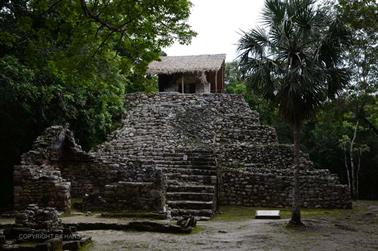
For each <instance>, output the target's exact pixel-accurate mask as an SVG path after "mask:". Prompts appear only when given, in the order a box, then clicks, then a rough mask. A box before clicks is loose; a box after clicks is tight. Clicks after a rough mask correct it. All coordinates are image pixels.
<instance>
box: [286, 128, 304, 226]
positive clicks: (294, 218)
mask: <svg viewBox="0 0 378 251" xmlns="http://www.w3.org/2000/svg"><path fill="white" fill-rule="evenodd" d="M293 139H294V177H293V183H294V184H293V202H292V214H291V220H290V222H289V224H291V225H296V226H301V225H303V223H302V220H301V209H300V206H301V197H300V187H299V169H300V165H299V163H300V156H299V152H300V143H299V141H300V126H299V125H293Z"/></svg>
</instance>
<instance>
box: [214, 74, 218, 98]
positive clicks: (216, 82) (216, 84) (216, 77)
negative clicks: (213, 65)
mask: <svg viewBox="0 0 378 251" xmlns="http://www.w3.org/2000/svg"><path fill="white" fill-rule="evenodd" d="M217 92H218V71H215V90H214V93H217Z"/></svg>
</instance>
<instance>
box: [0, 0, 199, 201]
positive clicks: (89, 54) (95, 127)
mask: <svg viewBox="0 0 378 251" xmlns="http://www.w3.org/2000/svg"><path fill="white" fill-rule="evenodd" d="M190 6H191V5H190V2H189V1H187V0H178V1H164V0H153V1H152V0H142V1H131V0H113V1H98V0H88V1H85V0H69V1H62V0H11V1H0V97H1V99H0V115H1V118H0V129H1V130H0V152H1V153H5V155H1V156H0V165H1V166H4V167H6V168H8V169H7V171H6V172H8V173H10V175H11V171H9V170H11V166H12V165H14V164H15V163H16V162H17V160H18V158H19V156H20V154H21V153H22V152H24V151H26V150H27V149H29V147H30V144H31V142H32V140H33V139H34V138H35V137H36V136H37V135H39V134H40V133H41V131H42V130H43V129H44V128H45V127H47V126H49V125H52V124H65V123H70V126H71V129H73V131H74V132H75V136H76V137H77V138H78V141H79V143H80V144H81V145H83V147H84V148H85V149H89V148H90V147H92V146H93V145H95V144H97V143H99V142H101V141H102V140H103V139H104V137H105V135H106V134H107V133H109V131H111V130H112V129H113V128H114V126H115V124H116V123H115V122H116V121H117V120H119V119H120V117H121V116H122V114H123V112H124V111H123V109H124V108H123V107H124V105H123V102H124V98H123V97H124V94H125V92H131V91H147V92H154V91H156V80H155V79H153V78H148V77H147V76H146V74H145V72H146V69H147V65H148V63H149V62H151V61H152V60H155V59H157V58H158V57H159V56H160V54H161V48H163V47H166V46H168V45H170V44H172V43H173V42H174V41H178V42H180V43H183V44H186V43H189V42H190V39H191V37H192V36H194V35H195V33H194V32H193V31H192V30H191V29H190V27H189V25H188V24H187V18H188V17H189V14H190ZM4 172H5V171H4ZM8 179H10V180H11V178H9V177H7V180H8ZM1 183H2V184H3V181H1ZM2 190H4V189H2ZM8 193H9V191H8ZM1 198H2V199H3V198H4V196H3V195H1ZM1 204H3V203H1Z"/></svg>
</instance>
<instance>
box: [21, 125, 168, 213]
mask: <svg viewBox="0 0 378 251" xmlns="http://www.w3.org/2000/svg"><path fill="white" fill-rule="evenodd" d="M162 179H163V177H162V175H161V172H160V171H158V170H155V168H154V164H153V163H151V162H143V161H130V160H124V161H123V162H121V161H118V162H107V161H105V160H103V159H101V157H97V156H94V155H91V154H88V153H86V152H84V151H83V150H82V149H81V147H80V146H79V145H77V144H76V143H75V140H74V137H73V134H72V132H71V131H70V130H68V128H65V127H62V126H52V127H49V128H47V129H46V131H45V132H44V133H43V134H42V135H41V136H40V137H38V138H37V140H36V141H35V143H34V145H33V147H32V150H30V151H29V152H27V153H25V154H24V155H23V156H22V161H21V163H20V165H18V166H16V167H15V169H14V184H15V188H14V192H15V194H14V198H15V209H17V210H20V209H24V208H25V207H26V206H27V205H28V204H31V203H35V204H38V205H39V206H50V207H55V208H57V209H59V210H63V211H65V210H69V209H70V206H71V197H76V198H83V197H85V196H88V195H98V196H102V197H103V198H107V199H109V203H108V202H106V201H105V203H104V205H96V206H95V208H96V209H108V208H114V205H113V204H114V203H113V201H122V198H124V197H125V196H128V195H129V194H125V193H124V192H126V190H125V188H124V186H120V187H119V188H120V189H119V190H117V189H116V188H117V187H116V188H115V189H112V190H111V191H112V192H114V194H113V196H110V192H109V189H107V185H109V184H117V182H120V181H121V182H128V184H130V183H132V182H136V183H137V184H139V185H140V186H141V187H143V188H144V189H141V190H138V191H141V192H143V193H144V194H140V196H141V197H143V196H144V197H145V199H144V200H143V201H144V202H146V201H148V198H147V197H148V193H145V192H146V189H147V188H150V187H151V188H152V187H153V189H154V191H155V190H156V191H157V190H159V191H160V194H162V195H164V193H163V188H164V182H163V181H162ZM146 184H148V185H146ZM151 184H152V185H151ZM149 185H150V186H149ZM133 187H135V186H133ZM106 192H107V195H108V196H107V197H106V196H104V194H105V193H106ZM129 192H131V190H129ZM134 192H135V191H134ZM153 195H154V196H151V198H150V200H151V201H155V202H156V201H157V200H156V196H155V195H156V193H154V194H153ZM110 197H111V199H110ZM128 202H129V203H130V205H134V204H136V203H135V202H134V201H128ZM126 204H127V202H124V203H123V205H122V208H125V207H127V206H126ZM152 204H153V203H146V204H145V205H144V208H146V207H147V208H149V209H151V210H155V209H157V208H158V209H159V210H161V209H162V206H161V205H159V203H158V205H155V204H153V205H152ZM160 204H161V203H160ZM108 205H109V206H108ZM92 207H94V205H92Z"/></svg>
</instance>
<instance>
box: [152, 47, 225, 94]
mask: <svg viewBox="0 0 378 251" xmlns="http://www.w3.org/2000/svg"><path fill="white" fill-rule="evenodd" d="M225 59H226V54H213V55H191V56H165V57H161V58H160V61H154V62H151V63H150V64H149V65H148V70H147V73H148V74H157V75H158V76H159V90H160V91H178V92H185V93H186V92H190V93H192V92H196V93H201V92H223V89H224V65H225ZM200 85H201V86H200Z"/></svg>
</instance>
